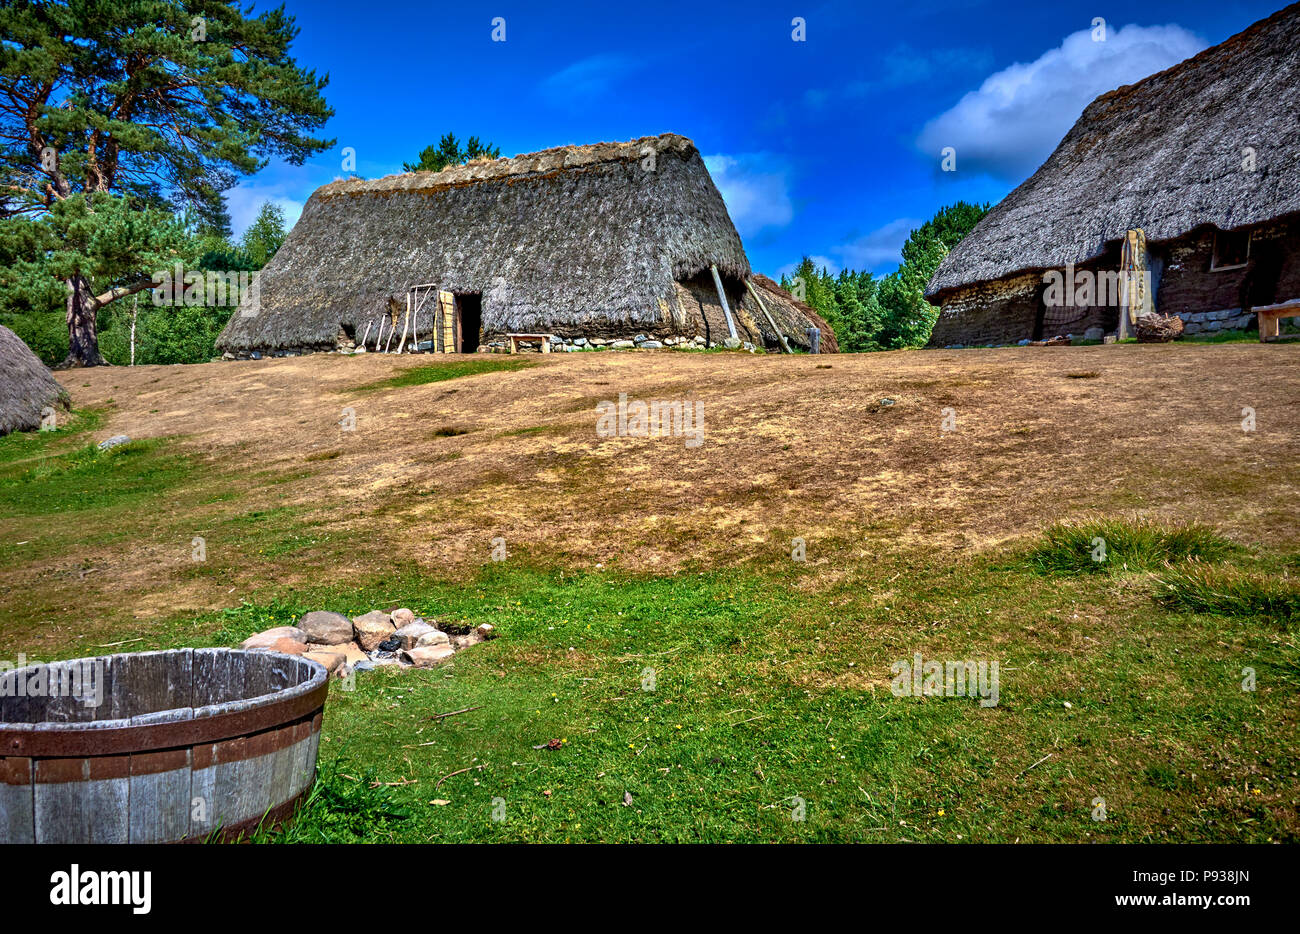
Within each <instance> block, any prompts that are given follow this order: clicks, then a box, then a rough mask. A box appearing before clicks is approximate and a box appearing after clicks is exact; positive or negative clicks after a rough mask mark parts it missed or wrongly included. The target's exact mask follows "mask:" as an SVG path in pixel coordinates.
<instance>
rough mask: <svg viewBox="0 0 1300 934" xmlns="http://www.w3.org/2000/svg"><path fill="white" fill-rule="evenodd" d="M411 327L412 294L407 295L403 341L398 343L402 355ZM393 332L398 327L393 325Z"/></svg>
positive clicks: (408, 292) (398, 349)
mask: <svg viewBox="0 0 1300 934" xmlns="http://www.w3.org/2000/svg"><path fill="white" fill-rule="evenodd" d="M410 327H411V293H410V291H409V290H408V291H407V293H406V320H405V321H403V322H402V339H401V340H400V341H398V342H397V352H398V353H401V352H402V348H403V347H405V346H406V332H407V331H408V330H409V329H410ZM393 330H394V331H396V330H397V325H396V324H394V325H393Z"/></svg>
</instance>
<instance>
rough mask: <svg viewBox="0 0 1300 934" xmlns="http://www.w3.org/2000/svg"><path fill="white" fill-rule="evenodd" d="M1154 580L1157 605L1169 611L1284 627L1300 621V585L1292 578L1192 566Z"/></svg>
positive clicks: (1167, 573) (1164, 574)
mask: <svg viewBox="0 0 1300 934" xmlns="http://www.w3.org/2000/svg"><path fill="white" fill-rule="evenodd" d="M1155 580H1156V593H1155V599H1156V602H1157V603H1159V604H1160V605H1162V606H1165V607H1168V608H1169V609H1174V610H1185V611H1187V612H1190V613H1205V614H1209V615H1212V616H1232V617H1241V618H1248V619H1262V620H1268V621H1271V622H1276V623H1281V624H1282V625H1284V626H1287V625H1289V624H1291V623H1294V622H1296V621H1297V620H1300V586H1298V585H1297V582H1296V580H1295V578H1292V577H1287V576H1279V575H1273V576H1266V575H1263V574H1250V573H1246V572H1243V571H1240V570H1237V569H1235V568H1213V567H1206V566H1204V565H1192V566H1190V567H1186V568H1182V569H1178V570H1170V571H1165V572H1163V573H1161V574H1159V575H1157V576H1156V578H1155Z"/></svg>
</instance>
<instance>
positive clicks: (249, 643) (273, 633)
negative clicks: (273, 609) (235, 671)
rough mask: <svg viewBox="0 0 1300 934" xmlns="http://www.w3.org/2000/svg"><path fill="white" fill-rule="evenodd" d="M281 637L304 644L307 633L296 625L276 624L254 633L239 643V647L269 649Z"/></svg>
mask: <svg viewBox="0 0 1300 934" xmlns="http://www.w3.org/2000/svg"><path fill="white" fill-rule="evenodd" d="M281 639H292V640H293V641H295V642H301V643H302V644H304V645H306V644H307V633H305V632H303V631H302V630H301V629H299V628H298V627H297V626H276V627H275V628H274V629H267V630H264V631H262V632H258V633H254V634H253V635H251V636H249V637H248V638H247V639H245V640H244V641H243V642H242V643H240V646H239V647H240V648H241V649H269V648H271V647H272V646H273V645H275V643H277V642H279V641H280V640H281Z"/></svg>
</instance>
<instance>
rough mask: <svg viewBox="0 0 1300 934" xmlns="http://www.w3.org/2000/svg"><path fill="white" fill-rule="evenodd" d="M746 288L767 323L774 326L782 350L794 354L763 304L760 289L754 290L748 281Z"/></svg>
mask: <svg viewBox="0 0 1300 934" xmlns="http://www.w3.org/2000/svg"><path fill="white" fill-rule="evenodd" d="M745 288H747V289H749V294H750V295H752V296H754V301H756V302H758V307H759V308H760V309H761V310H762V312H763V316H764V317H766V318H767V323H768V324H770V325H772V331H773V332H774V333H775V334H776V339H777V341H779V342H780V344H781V350H782V351H783V352H785V353H793V351H791V350H790V345H789V344H787V343H786V342H785V335H784V334H782V333H781V329H780V328H778V327H777V326H776V321H774V320H773V319H772V315H771V314H770V313H769V312H768V310H767V306H766V305H764V304H763V299H762V298H761V297H760V296H759V294H758V289H756V288H754V284H753V283H752V282H750V281H749V280H748V279H746V280H745Z"/></svg>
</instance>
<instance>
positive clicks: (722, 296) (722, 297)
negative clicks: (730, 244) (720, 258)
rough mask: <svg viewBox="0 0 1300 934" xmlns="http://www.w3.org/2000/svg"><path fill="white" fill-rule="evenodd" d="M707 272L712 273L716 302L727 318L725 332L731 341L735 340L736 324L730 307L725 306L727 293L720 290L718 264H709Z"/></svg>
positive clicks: (720, 282)
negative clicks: (729, 334) (728, 334)
mask: <svg viewBox="0 0 1300 934" xmlns="http://www.w3.org/2000/svg"><path fill="white" fill-rule="evenodd" d="M709 271H710V272H712V273H713V284H714V286H715V287H716V288H717V290H718V301H720V302H722V313H723V314H724V315H726V316H727V330H728V331H729V332H730V333H731V339H732V340H737V337H736V322H735V321H733V320H732V318H731V306H730V305H728V304H727V293H726V292H725V291H724V290H723V288H722V276H720V275H718V264H717V263H711V264H710V265H709Z"/></svg>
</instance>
